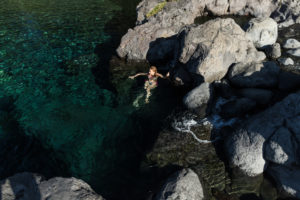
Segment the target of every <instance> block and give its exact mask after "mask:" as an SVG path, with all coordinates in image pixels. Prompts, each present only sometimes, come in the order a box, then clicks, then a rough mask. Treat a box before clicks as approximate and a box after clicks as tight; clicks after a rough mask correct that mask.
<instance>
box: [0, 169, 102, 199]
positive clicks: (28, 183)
mask: <svg viewBox="0 0 300 200" xmlns="http://www.w3.org/2000/svg"><path fill="white" fill-rule="evenodd" d="M0 186H1V190H0V197H1V199H5V200H15V199H23V200H46V199H47V200H56V199H64V200H104V199H103V198H102V197H101V196H100V195H98V194H96V193H95V192H94V191H93V190H92V188H91V187H90V186H89V185H88V184H87V183H85V182H84V181H82V180H79V179H76V178H52V179H50V180H44V179H43V178H42V177H41V176H39V175H37V174H32V173H28V172H24V173H20V174H15V175H14V176H12V177H9V178H7V179H4V180H1V181H0Z"/></svg>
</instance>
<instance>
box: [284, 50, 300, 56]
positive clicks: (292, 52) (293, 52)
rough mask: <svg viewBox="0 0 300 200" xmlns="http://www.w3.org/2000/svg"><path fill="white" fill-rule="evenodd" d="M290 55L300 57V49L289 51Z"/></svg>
mask: <svg viewBox="0 0 300 200" xmlns="http://www.w3.org/2000/svg"><path fill="white" fill-rule="evenodd" d="M287 52H288V53H289V54H290V55H292V56H296V57H300V48H299V49H292V50H289V51H287Z"/></svg>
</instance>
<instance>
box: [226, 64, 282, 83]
mask: <svg viewBox="0 0 300 200" xmlns="http://www.w3.org/2000/svg"><path fill="white" fill-rule="evenodd" d="M278 75H279V67H278V66H277V65H276V63H274V62H264V63H248V64H244V63H237V64H235V65H234V66H233V67H232V68H231V69H230V70H229V72H228V79H229V81H230V82H231V84H232V85H234V86H236V87H243V88H245V87H246V88H256V87H258V88H272V87H276V86H277V84H278Z"/></svg>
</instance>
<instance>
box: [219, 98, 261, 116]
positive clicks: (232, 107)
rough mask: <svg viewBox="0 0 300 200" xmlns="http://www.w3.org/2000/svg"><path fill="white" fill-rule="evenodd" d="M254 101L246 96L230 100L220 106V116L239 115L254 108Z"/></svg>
mask: <svg viewBox="0 0 300 200" xmlns="http://www.w3.org/2000/svg"><path fill="white" fill-rule="evenodd" d="M255 106H256V102H255V101H253V100H251V99H248V98H240V99H234V100H231V101H229V102H227V103H225V104H224V105H222V106H221V113H220V114H221V116H222V117H224V118H232V117H240V116H242V115H244V114H246V113H247V112H249V111H251V110H252V109H254V108H255Z"/></svg>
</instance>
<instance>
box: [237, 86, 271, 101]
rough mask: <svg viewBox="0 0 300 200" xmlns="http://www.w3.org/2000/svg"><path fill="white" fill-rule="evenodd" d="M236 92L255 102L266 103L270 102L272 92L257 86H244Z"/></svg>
mask: <svg viewBox="0 0 300 200" xmlns="http://www.w3.org/2000/svg"><path fill="white" fill-rule="evenodd" d="M238 93H239V94H240V95H241V96H243V97H246V98H249V99H251V100H253V101H255V102H256V103H257V104H263V105H265V104H267V103H269V102H270V100H271V98H272V96H273V93H272V92H271V91H270V90H265V89H257V88H244V89H241V90H239V91H238Z"/></svg>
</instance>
